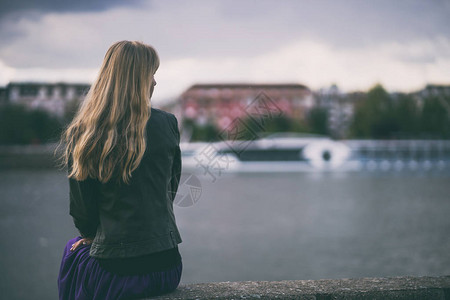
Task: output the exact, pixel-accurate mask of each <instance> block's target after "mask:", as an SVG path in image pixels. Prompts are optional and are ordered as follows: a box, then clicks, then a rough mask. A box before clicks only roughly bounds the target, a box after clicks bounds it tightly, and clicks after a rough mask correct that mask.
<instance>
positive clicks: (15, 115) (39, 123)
mask: <svg viewBox="0 0 450 300" xmlns="http://www.w3.org/2000/svg"><path fill="white" fill-rule="evenodd" d="M61 130H62V122H61V121H60V120H59V119H58V118H56V117H54V116H52V115H50V114H49V113H47V112H46V111H43V110H39V109H34V110H28V109H26V108H25V107H23V106H21V105H16V104H7V105H2V106H0V144H2V145H7V144H40V143H46V142H52V141H56V140H58V138H59V136H60V134H61Z"/></svg>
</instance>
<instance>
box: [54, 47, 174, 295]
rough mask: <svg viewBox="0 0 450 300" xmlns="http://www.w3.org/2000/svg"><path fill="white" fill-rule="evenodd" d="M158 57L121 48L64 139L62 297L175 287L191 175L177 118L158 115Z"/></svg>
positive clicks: (107, 61)
mask: <svg viewBox="0 0 450 300" xmlns="http://www.w3.org/2000/svg"><path fill="white" fill-rule="evenodd" d="M158 67H159V58H158V55H157V53H156V51H155V50H154V49H153V48H152V47H151V46H148V45H145V44H143V43H140V42H129V41H121V42H117V43H115V44H113V45H112V46H111V47H110V48H109V49H108V51H107V53H106V55H105V58H104V61H103V64H102V67H101V69H100V72H99V76H98V78H97V79H96V81H95V82H94V84H93V85H92V86H91V89H90V90H89V93H88V95H87V96H86V98H85V100H84V101H83V103H82V105H81V106H80V108H79V110H78V112H77V114H76V115H75V117H74V119H73V121H72V122H71V124H69V126H68V128H67V129H66V130H65V131H64V133H63V136H62V137H63V138H62V141H63V142H64V143H65V152H64V155H63V159H64V163H65V164H66V165H67V166H68V178H69V188H70V193H69V198H70V215H71V216H72V218H73V221H74V224H75V227H76V228H77V229H78V231H79V232H80V236H78V237H76V238H74V239H71V240H70V241H69V242H68V243H67V244H66V247H65V249H64V253H63V258H62V262H61V267H60V273H59V276H58V289H59V295H60V299H128V298H136V297H146V296H150V295H156V294H161V293H164V292H168V291H171V290H173V289H175V288H176V287H177V286H178V284H179V281H180V278H181V272H182V262H181V255H180V253H179V252H178V244H179V243H181V242H182V240H181V236H180V233H179V231H178V228H177V225H176V221H175V215H174V211H173V200H174V197H175V194H176V192H177V189H178V183H179V180H180V175H181V153H180V147H179V143H180V133H179V129H178V122H177V119H176V118H175V116H174V115H173V114H170V113H167V112H165V111H162V110H159V109H155V108H152V107H151V102H150V98H151V96H152V93H153V88H154V86H155V85H156V81H155V79H154V74H155V72H156V70H157V69H158Z"/></svg>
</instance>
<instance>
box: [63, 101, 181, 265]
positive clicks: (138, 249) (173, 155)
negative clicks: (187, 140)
mask: <svg viewBox="0 0 450 300" xmlns="http://www.w3.org/2000/svg"><path fill="white" fill-rule="evenodd" d="M179 143H180V133H179V130H178V122H177V119H176V117H175V116H174V115H173V114H170V113H167V112H165V111H162V110H159V109H155V108H152V109H151V116H150V119H149V121H148V123H147V149H146V151H145V154H144V157H143V159H142V161H141V163H140V165H139V166H138V168H137V169H136V170H134V171H133V172H132V177H131V181H130V184H129V185H126V184H121V185H119V184H114V183H112V182H108V183H106V184H104V183H100V182H99V181H98V180H94V179H91V178H88V179H86V180H84V181H77V180H74V179H72V178H69V187H70V215H71V216H72V217H73V220H74V223H75V227H77V229H78V230H79V232H80V234H81V236H82V237H91V238H94V237H95V238H94V241H93V243H92V245H91V250H90V255H91V256H93V257H99V258H119V257H132V256H140V255H145V254H150V253H154V252H158V251H162V250H166V249H170V248H174V247H175V246H177V244H179V243H181V242H182V240H181V237H180V233H179V231H178V228H177V225H176V222H175V215H174V212H173V200H174V197H175V195H176V192H177V189H178V183H179V180H180V174H181V153H180V146H179ZM69 168H70V165H69Z"/></svg>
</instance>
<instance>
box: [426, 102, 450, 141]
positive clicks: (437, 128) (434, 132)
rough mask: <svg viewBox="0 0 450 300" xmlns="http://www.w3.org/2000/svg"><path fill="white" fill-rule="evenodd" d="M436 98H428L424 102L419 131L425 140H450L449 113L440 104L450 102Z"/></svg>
mask: <svg viewBox="0 0 450 300" xmlns="http://www.w3.org/2000/svg"><path fill="white" fill-rule="evenodd" d="M438 97H439V96H429V97H427V98H425V101H424V105H423V109H422V114H421V116H420V130H421V134H422V136H423V137H425V138H427V137H429V138H450V111H448V110H447V109H446V108H445V107H444V105H443V103H442V102H443V101H446V102H447V103H449V104H450V101H447V99H444V98H441V99H439V98H438ZM441 97H442V96H441Z"/></svg>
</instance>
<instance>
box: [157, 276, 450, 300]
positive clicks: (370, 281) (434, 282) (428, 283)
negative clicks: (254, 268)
mask: <svg viewBox="0 0 450 300" xmlns="http://www.w3.org/2000/svg"><path fill="white" fill-rule="evenodd" d="M151 299H167V300H170V299H171V300H174V299H179V300H184V299H308V300H309V299H311V300H312V299H315V300H329V299H330V300H331V299H346V300H351V299H370V300H375V299H380V300H381V299H383V300H384V299H405V300H410V299H421V300H422V299H438V300H439V299H445V300H450V276H440V277H410V276H405V277H391V278H357V279H321V280H289V281H242V282H214V283H200V284H189V285H180V286H179V287H178V288H177V290H176V291H174V292H172V293H170V294H166V295H162V296H159V297H155V298H151Z"/></svg>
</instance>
